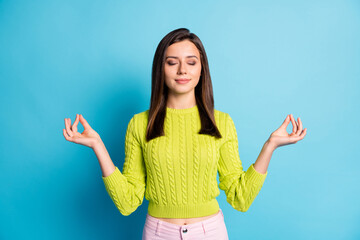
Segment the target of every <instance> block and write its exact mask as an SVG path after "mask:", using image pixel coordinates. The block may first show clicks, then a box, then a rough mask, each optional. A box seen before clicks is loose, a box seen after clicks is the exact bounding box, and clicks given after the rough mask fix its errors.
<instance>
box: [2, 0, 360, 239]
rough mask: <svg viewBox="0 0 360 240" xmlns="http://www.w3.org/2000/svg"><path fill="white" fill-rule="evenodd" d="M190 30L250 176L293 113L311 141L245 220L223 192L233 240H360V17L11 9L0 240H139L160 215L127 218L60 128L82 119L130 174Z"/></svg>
mask: <svg viewBox="0 0 360 240" xmlns="http://www.w3.org/2000/svg"><path fill="white" fill-rule="evenodd" d="M179 27H186V28H189V29H190V30H191V31H192V32H194V33H195V34H197V35H198V36H199V37H200V39H201V40H202V42H203V44H204V46H205V49H206V52H207V54H208V59H209V64H210V71H211V76H212V80H213V87H214V97H215V108H216V109H218V110H220V111H224V112H227V113H229V114H230V115H231V116H232V118H233V120H234V122H235V125H236V128H237V133H238V139H239V152H240V158H241V160H242V163H243V167H244V170H246V169H247V168H248V167H249V166H250V164H251V163H253V162H255V160H256V159H257V156H258V154H259V153H260V150H261V148H262V145H263V144H264V142H265V141H266V139H267V138H268V137H269V135H270V134H271V133H272V132H273V131H275V130H276V129H277V128H278V127H279V126H280V125H281V124H282V122H283V120H284V119H285V117H286V115H287V114H290V113H292V114H293V115H294V117H295V118H297V117H300V118H301V119H302V121H303V125H304V128H305V127H306V128H308V133H307V135H306V136H305V138H304V139H303V140H302V141H299V142H298V143H296V144H293V145H287V146H283V147H280V148H278V149H276V150H275V152H274V154H273V156H272V160H271V162H270V165H269V169H268V172H269V173H268V177H267V179H266V181H265V183H264V185H263V188H262V190H261V191H260V193H259V195H258V196H257V198H256V199H255V201H254V202H253V204H252V206H251V207H250V209H249V210H248V211H247V212H245V213H242V212H239V211H236V210H235V209H233V208H232V207H231V206H230V205H229V204H228V203H227V202H226V198H225V194H224V192H223V191H221V194H220V196H219V197H218V198H217V199H218V201H219V204H220V207H221V208H222V210H223V212H224V215H225V223H226V226H227V229H228V233H229V237H230V239H359V238H360V230H359V226H360V204H359V202H360V193H359V190H360V188H359V182H360V177H359V176H360V175H359V168H360V163H359V159H360V158H359V157H360V154H359V151H358V147H359V141H358V140H359V130H360V127H359V123H358V120H359V117H360V114H359V113H360V111H359V102H360V101H359V100H360V98H359V90H360V84H359V80H360V77H359V76H360V68H359V67H360V46H359V43H360V2H359V1H340V0H339V1H291V3H290V1H277V0H275V1H221V2H220V1H206V3H205V1H180V2H179V1H177V2H172V1H70V0H66V1H45V0H44V1H6V0H2V1H0V80H1V87H0V91H1V94H0V104H1V108H0V110H1V118H0V126H1V142H0V143H1V144H0V154H1V155H0V170H1V174H0V195H1V197H0V239H140V238H141V234H142V230H143V226H144V222H145V217H146V213H147V207H148V201H147V200H145V199H144V203H143V204H142V205H141V206H140V207H139V208H138V209H137V210H136V211H135V212H134V213H132V214H131V215H130V216H123V215H121V214H120V212H119V211H118V210H117V209H116V207H115V205H114V204H113V202H112V201H111V199H110V197H109V196H108V194H107V192H106V190H105V187H104V185H103V182H102V179H101V169H100V166H99V163H98V161H97V158H96V156H95V154H94V152H93V151H92V150H91V149H90V148H87V147H85V146H81V145H77V144H74V143H71V142H68V141H66V140H65V138H64V137H63V134H62V129H63V128H64V118H71V119H72V122H73V121H74V119H75V115H76V114H77V113H79V114H83V115H84V117H85V119H87V121H88V122H89V123H90V125H91V126H92V127H93V128H94V129H95V130H96V131H97V132H98V133H99V134H100V136H101V137H102V139H103V141H104V143H105V145H106V147H107V149H108V151H109V154H110V156H111V158H112V160H113V161H114V163H115V165H117V166H119V168H120V169H122V165H123V162H124V157H125V156H124V138H125V131H126V126H127V124H128V122H129V120H130V118H131V117H132V116H133V114H135V113H138V112H142V111H145V110H147V109H148V107H149V103H150V87H151V65H152V60H153V56H154V53H155V49H156V46H157V45H158V43H159V41H160V40H161V39H162V37H164V36H165V35H166V34H167V33H168V32H170V31H172V30H174V29H176V28H179ZM291 130H292V126H291V124H290V125H289V126H288V132H291ZM79 131H80V132H82V131H83V127H82V126H81V125H80V127H79Z"/></svg>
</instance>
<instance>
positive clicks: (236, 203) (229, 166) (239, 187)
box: [218, 113, 267, 212]
mask: <svg viewBox="0 0 360 240" xmlns="http://www.w3.org/2000/svg"><path fill="white" fill-rule="evenodd" d="M218 172H219V181H220V184H219V188H220V189H222V190H223V191H224V192H225V194H226V201H227V202H228V203H230V205H231V206H232V207H233V208H234V209H236V210H238V211H241V212H246V211H247V210H248V209H249V207H250V205H251V204H252V202H253V201H254V199H255V198H256V196H257V195H258V193H259V191H260V189H261V187H262V185H263V183H264V181H265V178H266V176H267V172H266V173H264V174H262V173H259V172H257V171H256V170H255V168H254V165H253V164H251V165H250V167H249V168H248V170H247V171H246V172H245V171H243V167H242V164H241V161H240V157H239V149H238V138H237V133H236V128H235V124H234V122H233V120H232V119H231V117H230V115H229V114H227V113H226V126H225V139H224V142H223V143H222V145H221V147H220V159H219V161H218Z"/></svg>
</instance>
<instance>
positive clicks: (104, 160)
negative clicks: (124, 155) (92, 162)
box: [93, 141, 115, 177]
mask: <svg viewBox="0 0 360 240" xmlns="http://www.w3.org/2000/svg"><path fill="white" fill-rule="evenodd" d="M93 150H94V152H95V154H96V157H97V158H98V161H99V164H100V167H101V171H102V176H103V177H107V176H109V175H111V174H112V173H113V172H114V171H115V165H114V163H113V162H112V160H111V158H110V155H109V153H108V151H107V150H106V147H105V145H104V143H103V142H102V141H100V142H99V143H97V144H96V145H95V146H94V147H93Z"/></svg>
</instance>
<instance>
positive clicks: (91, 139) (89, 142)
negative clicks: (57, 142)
mask: <svg viewBox="0 0 360 240" xmlns="http://www.w3.org/2000/svg"><path fill="white" fill-rule="evenodd" d="M79 120H80V123H81V124H82V125H83V126H84V131H83V132H82V133H79V132H78V131H77V125H78V123H79ZM65 128H66V129H63V134H64V137H65V139H66V140H68V141H69V142H74V143H77V144H81V145H84V146H87V147H90V148H93V147H94V146H95V145H96V144H98V143H100V142H101V138H100V136H99V134H98V133H97V132H95V130H94V129H92V128H91V127H90V125H89V124H88V122H87V121H86V120H85V118H84V117H83V116H82V115H81V114H80V115H79V114H76V119H75V122H74V124H73V125H71V119H70V118H65Z"/></svg>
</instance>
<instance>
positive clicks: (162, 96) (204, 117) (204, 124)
mask: <svg viewBox="0 0 360 240" xmlns="http://www.w3.org/2000/svg"><path fill="white" fill-rule="evenodd" d="M183 40H189V41H191V42H192V43H193V44H195V46H196V47H197V49H198V50H199V52H200V59H201V75H200V79H199V83H198V84H197V85H196V87H195V99H196V104H197V107H198V110H199V115H200V119H201V129H200V131H199V132H198V133H199V134H208V135H210V136H215V137H216V138H221V137H222V136H221V134H220V132H219V130H218V128H217V126H216V123H215V117H214V96H213V88H212V83H211V77H210V70H209V64H208V60H207V56H206V52H205V48H204V46H203V44H202V42H201V41H200V39H199V38H198V36H196V35H195V34H194V33H191V32H190V31H189V30H188V29H186V28H179V29H176V30H173V31H171V32H170V33H168V34H167V35H166V36H165V37H164V38H163V39H162V40H161V41H160V43H159V45H158V46H157V48H156V51H155V56H154V61H153V65H152V75H151V78H152V80H151V102H150V109H149V117H148V125H147V129H146V140H147V141H150V140H151V139H153V138H156V137H159V136H164V135H165V133H164V128H163V127H164V119H165V115H166V106H167V98H168V91H169V90H168V87H167V86H166V84H165V74H164V63H165V53H166V50H167V48H168V47H169V46H170V45H171V44H173V43H176V42H180V41H183Z"/></svg>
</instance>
